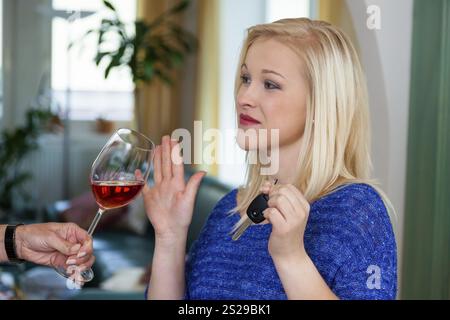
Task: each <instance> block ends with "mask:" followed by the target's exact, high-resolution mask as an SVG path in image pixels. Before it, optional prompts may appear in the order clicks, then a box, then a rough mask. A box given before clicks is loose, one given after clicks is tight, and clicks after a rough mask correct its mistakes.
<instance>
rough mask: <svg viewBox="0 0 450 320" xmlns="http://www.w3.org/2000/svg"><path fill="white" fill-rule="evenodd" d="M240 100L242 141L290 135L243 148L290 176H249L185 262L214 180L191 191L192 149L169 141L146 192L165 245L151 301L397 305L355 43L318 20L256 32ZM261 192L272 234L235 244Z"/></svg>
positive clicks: (262, 231)
mask: <svg viewBox="0 0 450 320" xmlns="http://www.w3.org/2000/svg"><path fill="white" fill-rule="evenodd" d="M235 97H236V111H237V121H238V123H239V128H240V129H242V130H241V133H242V132H248V131H249V130H256V131H257V130H258V129H267V130H269V131H270V130H273V129H278V130H279V131H278V132H279V140H278V141H271V140H270V139H267V141H268V142H267V143H264V141H263V140H265V139H261V140H258V141H256V142H255V141H253V142H251V141H250V142H249V143H246V142H245V139H243V138H242V136H240V137H239V136H238V139H237V141H238V143H239V145H240V147H241V148H243V149H245V150H247V151H248V155H250V154H252V153H255V152H257V151H259V149H260V148H268V149H269V150H271V152H275V151H276V152H278V154H279V169H278V171H277V172H276V173H275V174H273V175H271V176H264V175H263V174H262V171H261V170H262V168H263V166H262V164H261V163H260V162H258V163H256V164H254V163H253V164H249V167H248V175H247V181H246V184H245V185H244V186H243V187H240V188H238V189H235V190H233V191H232V192H230V193H229V194H227V195H226V196H225V197H224V198H222V199H221V200H220V201H219V203H217V205H216V206H215V208H214V210H213V212H212V213H211V215H210V216H209V219H208V221H207V222H206V224H205V226H204V228H203V230H202V232H201V235H200V236H199V238H198V240H197V241H196V242H195V243H194V245H193V247H192V248H191V249H190V252H189V255H188V259H187V261H186V262H185V245H186V237H187V232H188V227H189V224H190V222H191V218H192V211H193V205H194V198H195V194H196V191H197V188H198V185H199V183H200V181H201V179H202V177H203V175H204V173H203V172H200V173H197V174H196V175H194V176H193V177H191V179H190V180H189V181H188V183H187V184H185V182H184V179H183V167H182V165H179V164H176V163H177V159H176V158H177V157H178V158H179V156H177V154H178V151H179V148H180V146H179V145H178V144H176V143H174V142H171V141H170V139H169V137H168V136H166V137H164V138H163V139H162V145H161V146H158V148H157V150H156V153H155V165H154V167H155V185H154V187H153V188H151V189H149V188H148V187H147V188H146V189H145V192H144V195H145V203H146V208H147V214H148V217H149V219H150V221H151V223H152V225H153V227H154V229H155V238H156V243H155V252H154V257H153V263H152V277H151V279H150V282H149V290H148V294H147V297H148V298H149V299H181V298H187V299H394V298H395V296H396V290H397V260H396V243H395V237H394V232H393V228H392V225H391V222H390V218H389V215H388V211H392V210H391V209H390V208H391V206H390V205H389V200H388V199H387V198H386V197H385V195H384V194H383V192H382V191H381V190H380V189H378V188H377V187H376V186H375V184H374V182H373V181H372V180H371V179H370V169H371V160H370V155H369V151H370V145H369V132H370V129H369V119H368V103H367V95H366V89H365V79H364V76H363V72H362V69H361V66H360V62H359V60H358V57H357V54H356V52H355V49H354V47H353V46H352V44H351V43H350V41H349V39H348V37H347V36H346V35H345V34H344V33H342V32H341V31H340V30H338V29H337V28H335V27H333V26H332V25H330V24H328V23H325V22H321V21H311V20H309V19H285V20H280V21H277V22H274V23H270V24H263V25H257V26H255V27H252V28H250V29H249V31H248V36H247V39H246V41H245V42H244V45H243V48H242V53H241V58H240V61H239V64H238V72H237V80H236V92H235ZM274 149H275V151H274ZM172 151H174V155H175V156H174V159H172V160H171V157H170V154H171V152H172ZM178 160H179V159H178ZM275 179H277V180H278V183H277V184H275V185H274V183H273V181H274V180H275ZM261 192H263V193H267V194H268V195H269V202H268V205H269V208H268V209H267V210H266V211H265V212H264V217H265V218H266V220H265V222H264V223H262V224H258V225H252V226H250V227H249V228H248V229H247V230H246V231H245V232H244V233H243V234H242V236H241V237H240V238H239V239H237V240H235V241H234V240H233V239H232V235H231V234H230V233H231V232H233V231H236V229H237V228H238V227H239V226H240V225H242V223H244V222H245V220H246V219H248V218H247V216H246V214H245V212H246V209H247V207H248V205H249V203H250V202H251V201H252V200H253V199H254V198H255V197H256V196H257V195H258V194H259V193H261ZM230 212H231V214H230Z"/></svg>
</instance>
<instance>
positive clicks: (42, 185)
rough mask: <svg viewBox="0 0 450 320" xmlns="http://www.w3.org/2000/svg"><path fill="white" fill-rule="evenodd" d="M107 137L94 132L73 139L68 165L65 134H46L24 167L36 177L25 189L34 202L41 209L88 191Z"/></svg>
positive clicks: (70, 145)
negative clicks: (91, 170) (91, 172)
mask: <svg viewBox="0 0 450 320" xmlns="http://www.w3.org/2000/svg"><path fill="white" fill-rule="evenodd" d="M108 137H109V136H103V135H97V134H95V133H92V134H85V135H83V136H78V137H76V138H71V139H70V140H69V141H70V142H69V157H68V159H69V161H68V165H67V164H66V165H65V164H64V157H63V148H64V147H63V140H64V138H63V135H62V134H46V135H43V136H42V137H41V138H40V139H39V150H37V151H35V152H33V153H32V154H30V156H29V157H27V159H25V160H24V162H23V164H22V169H23V170H26V171H29V172H30V173H31V174H32V175H33V177H32V179H31V180H29V181H28V182H27V183H26V185H25V188H24V189H25V190H26V191H27V192H28V193H29V194H30V195H31V196H32V203H33V204H35V205H36V206H38V207H40V208H42V207H43V206H46V205H48V204H51V203H53V202H55V201H58V200H66V199H67V198H68V199H71V198H73V197H76V196H78V195H80V194H82V193H84V192H88V191H89V190H90V185H89V175H90V169H91V165H92V162H93V161H94V160H95V158H96V156H97V154H98V153H99V152H100V150H101V148H102V147H103V145H104V144H105V142H106V141H107V139H108Z"/></svg>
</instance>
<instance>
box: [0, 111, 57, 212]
mask: <svg viewBox="0 0 450 320" xmlns="http://www.w3.org/2000/svg"><path fill="white" fill-rule="evenodd" d="M54 116H55V115H54V114H53V113H52V112H51V111H50V110H45V109H42V108H33V109H29V110H28V111H27V113H26V121H25V124H24V125H23V126H19V127H17V128H15V129H13V130H4V131H2V132H1V133H0V217H1V218H3V219H4V218H5V217H6V216H10V215H12V214H14V213H15V210H16V208H15V204H16V203H17V202H19V201H21V200H22V201H24V202H27V201H28V200H29V198H30V197H29V195H28V194H27V192H26V191H25V190H24V188H23V186H24V183H25V182H27V181H28V180H30V179H31V178H32V175H31V173H30V172H28V171H26V170H23V168H22V163H23V160H24V159H25V158H26V156H28V155H29V154H30V153H31V152H32V151H35V150H37V149H38V148H39V144H38V138H39V135H40V134H42V132H44V131H45V130H47V129H48V125H49V123H50V121H52V120H53V118H54Z"/></svg>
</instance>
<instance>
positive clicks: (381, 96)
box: [347, 0, 413, 270]
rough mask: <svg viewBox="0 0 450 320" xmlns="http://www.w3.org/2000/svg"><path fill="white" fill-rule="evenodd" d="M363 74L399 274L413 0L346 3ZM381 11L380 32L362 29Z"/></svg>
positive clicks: (375, 157) (377, 169)
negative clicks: (372, 11)
mask: <svg viewBox="0 0 450 320" xmlns="http://www.w3.org/2000/svg"><path fill="white" fill-rule="evenodd" d="M347 5H348V7H349V9H350V12H351V15H352V19H353V22H354V25H355V29H356V33H357V37H358V42H359V47H360V50H361V55H362V57H361V58H362V62H363V65H364V67H365V69H366V74H367V78H368V85H369V96H370V104H371V116H372V132H373V160H374V169H375V176H376V177H378V178H379V180H380V182H381V183H382V187H383V189H384V190H385V191H386V193H387V194H388V196H389V198H390V199H391V201H392V202H393V205H394V207H395V209H396V211H397V215H398V220H397V223H396V230H397V244H398V251H399V257H400V260H399V270H401V257H402V247H403V224H404V216H405V213H404V198H405V176H406V162H407V158H406V152H407V136H408V114H409V112H408V111H409V93H410V89H409V85H410V69H411V67H410V64H411V37H412V19H413V14H412V13H413V0H396V1H389V0H370V1H368V0H365V1H364V2H362V1H360V0H347ZM369 5H377V6H379V7H380V9H381V30H369V29H368V28H367V26H366V19H367V16H368V15H367V13H366V10H367V7H368V6H369Z"/></svg>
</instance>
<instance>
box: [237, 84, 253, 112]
mask: <svg viewBox="0 0 450 320" xmlns="http://www.w3.org/2000/svg"><path fill="white" fill-rule="evenodd" d="M237 102H238V105H239V106H240V107H242V108H244V107H249V108H254V107H256V106H257V95H256V92H255V90H254V89H252V88H251V87H247V88H241V90H240V92H239V94H238V97H237Z"/></svg>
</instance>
